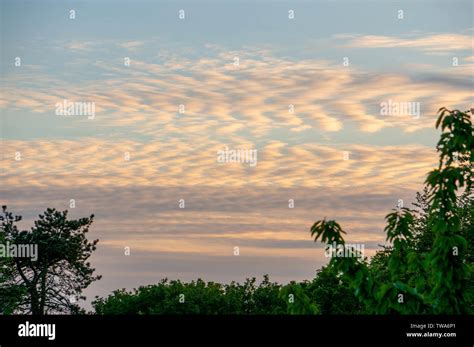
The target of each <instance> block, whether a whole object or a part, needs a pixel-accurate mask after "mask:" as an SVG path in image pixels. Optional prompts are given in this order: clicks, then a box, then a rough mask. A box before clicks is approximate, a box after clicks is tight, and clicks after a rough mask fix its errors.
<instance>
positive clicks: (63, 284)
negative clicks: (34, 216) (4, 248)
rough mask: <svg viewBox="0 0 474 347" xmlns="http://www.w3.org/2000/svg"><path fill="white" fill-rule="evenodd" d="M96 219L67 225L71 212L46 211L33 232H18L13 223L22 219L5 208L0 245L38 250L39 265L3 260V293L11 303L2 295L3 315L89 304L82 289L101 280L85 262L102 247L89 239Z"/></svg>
mask: <svg viewBox="0 0 474 347" xmlns="http://www.w3.org/2000/svg"><path fill="white" fill-rule="evenodd" d="M93 217H94V216H90V218H81V219H78V220H69V219H68V218H67V211H63V212H59V211H56V210H55V209H47V210H46V211H45V213H44V214H42V215H39V219H38V220H37V221H35V223H34V227H32V228H31V230H30V231H26V230H24V231H20V230H18V228H17V227H16V225H15V223H16V222H18V221H19V220H20V219H21V218H20V217H13V215H12V214H11V213H10V212H8V211H7V210H6V206H3V216H1V217H0V221H1V224H0V240H8V241H9V242H10V243H11V244H18V245H19V244H29V245H37V247H38V259H37V260H36V261H34V260H32V259H31V258H25V257H13V258H6V259H3V260H2V263H3V265H4V266H3V267H2V269H1V273H0V274H1V278H2V281H1V283H0V284H1V287H0V290H2V291H4V292H8V293H9V295H8V298H9V300H5V298H4V297H3V296H2V299H1V300H0V302H1V303H2V307H1V308H2V312H3V313H4V314H8V313H32V314H48V313H80V312H81V311H82V310H81V309H80V307H79V306H78V304H77V303H76V301H78V300H80V299H85V297H83V296H82V295H81V293H82V290H83V289H84V288H87V287H88V286H89V285H90V284H91V283H92V282H93V281H95V280H97V279H99V278H100V276H94V275H93V273H94V269H93V268H92V267H91V265H90V263H89V262H87V260H88V258H89V257H90V256H91V254H92V252H93V251H94V250H95V249H96V244H97V242H98V240H95V241H92V242H88V240H87V238H86V233H87V232H88V230H89V227H90V225H91V224H92V221H93ZM71 299H72V300H71Z"/></svg>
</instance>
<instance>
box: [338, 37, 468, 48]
mask: <svg viewBox="0 0 474 347" xmlns="http://www.w3.org/2000/svg"><path fill="white" fill-rule="evenodd" d="M339 38H341V39H346V40H348V42H347V43H346V44H344V46H345V47H349V48H412V49H418V50H422V51H424V52H453V51H459V50H472V48H473V43H472V36H471V35H462V34H455V33H446V34H433V35H426V36H419V37H397V36H383V35H357V36H355V35H343V36H339Z"/></svg>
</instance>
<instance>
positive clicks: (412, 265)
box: [311, 108, 474, 314]
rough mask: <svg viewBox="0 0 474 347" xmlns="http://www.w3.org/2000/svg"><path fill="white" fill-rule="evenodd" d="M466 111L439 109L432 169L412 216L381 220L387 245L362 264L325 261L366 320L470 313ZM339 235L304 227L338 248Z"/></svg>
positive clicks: (323, 225)
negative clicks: (435, 160)
mask: <svg viewBox="0 0 474 347" xmlns="http://www.w3.org/2000/svg"><path fill="white" fill-rule="evenodd" d="M472 112H473V110H472V109H471V110H470V111H466V112H460V111H458V110H454V111H450V110H447V109H446V108H442V109H440V111H439V117H438V120H437V123H436V127H437V128H439V127H441V131H442V134H441V138H440V140H439V142H438V144H437V151H438V153H439V155H440V159H439V166H438V168H437V169H435V170H433V171H431V172H430V173H429V174H428V176H427V179H426V187H425V190H424V192H423V193H422V194H419V195H418V202H417V204H415V206H416V207H418V208H419V210H418V212H417V211H414V210H410V209H408V208H401V209H398V210H395V211H394V212H392V213H390V214H388V215H387V216H386V220H387V223H388V224H387V227H386V228H385V231H386V233H387V240H388V241H389V242H390V243H391V246H390V247H386V248H384V249H383V250H382V251H379V252H378V254H377V255H376V256H375V257H374V259H372V261H371V262H370V263H369V261H368V260H367V259H366V258H363V257H355V258H354V257H341V258H332V259H331V261H330V263H329V267H331V268H333V269H334V270H335V271H336V272H338V273H341V274H342V275H343V277H344V279H346V280H347V281H348V283H349V285H350V287H351V288H352V289H353V290H354V294H355V296H356V297H357V298H358V299H359V301H360V302H361V303H362V304H363V305H364V307H365V309H366V311H367V312H368V313H411V314H420V313H431V314H433V313H434V314H441V313H443V314H459V313H469V312H472V303H473V301H472V300H473V296H474V295H473V290H472V287H473V286H472V283H473V272H472V269H473V268H474V266H473V263H472V240H473V237H474V236H473V227H472V225H473V222H472V221H473V214H474V213H473V202H472V193H471V186H472V177H471V175H472V162H474V136H473V127H472V122H471V116H470V115H469V113H471V114H472ZM344 233H345V232H344V231H343V230H342V228H341V226H340V225H339V224H338V223H336V222H335V221H326V220H322V221H318V222H316V223H314V225H313V226H312V228H311V235H312V236H313V237H314V239H315V241H318V239H321V241H322V242H325V243H327V244H328V245H331V244H336V245H338V246H340V247H343V248H346V246H345V242H344V238H343V237H342V234H344ZM467 240H469V241H470V242H471V247H468V242H467Z"/></svg>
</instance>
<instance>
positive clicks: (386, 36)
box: [0, 0, 474, 298]
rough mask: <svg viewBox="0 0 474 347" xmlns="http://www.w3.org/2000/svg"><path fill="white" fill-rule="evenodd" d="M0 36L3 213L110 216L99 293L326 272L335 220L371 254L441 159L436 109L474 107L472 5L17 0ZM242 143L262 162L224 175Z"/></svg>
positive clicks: (97, 226)
mask: <svg viewBox="0 0 474 347" xmlns="http://www.w3.org/2000/svg"><path fill="white" fill-rule="evenodd" d="M26 4H28V5H26ZM71 9H73V10H74V11H75V12H74V13H75V18H74V19H71V18H70V14H71V12H70V10H71ZM180 10H184V19H180V18H179V15H180V12H179V11H180ZM290 10H293V11H294V18H293V19H290V18H289V11H290ZM400 10H403V18H399V17H400V12H399V11H400ZM0 25H1V26H2V28H1V31H2V35H3V36H2V38H1V40H2V42H1V48H2V49H1V64H0V67H1V75H0V80H1V94H0V115H1V118H0V135H1V142H0V145H1V151H0V152H1V155H2V157H1V158H0V160H1V164H0V197H1V199H0V200H1V203H2V205H4V204H5V205H8V207H9V210H10V211H12V212H14V213H15V214H19V215H22V216H23V217H24V220H23V221H22V224H21V225H22V226H23V227H24V228H28V229H29V228H30V226H31V225H32V221H33V220H34V219H35V217H37V215H38V214H39V213H41V212H42V211H44V209H45V208H47V207H55V208H57V209H60V210H64V209H68V210H69V211H70V216H71V217H82V216H88V215H90V214H92V213H93V214H95V216H96V217H95V222H94V224H93V226H92V229H91V231H90V237H91V238H99V239H100V242H99V247H98V250H97V252H96V253H95V255H94V256H93V257H92V259H91V261H92V264H93V265H94V266H95V267H96V269H97V273H99V274H102V275H103V279H102V280H101V281H98V282H96V283H94V284H93V285H92V286H91V288H89V289H88V290H87V292H86V294H88V295H89V298H92V296H94V295H104V294H107V293H109V292H110V291H111V290H113V289H116V288H133V287H136V286H138V285H142V284H151V283H156V282H158V281H159V280H160V279H162V278H164V277H168V278H170V279H182V280H192V279H197V278H199V277H201V278H203V279H205V280H217V281H223V282H229V281H231V280H237V281H241V280H243V279H244V278H246V277H252V276H257V277H259V278H260V277H261V276H263V275H264V274H267V273H268V274H269V275H270V278H271V279H272V280H276V281H279V282H288V281H290V280H301V279H310V278H311V277H312V276H313V275H314V273H315V271H316V270H317V269H318V268H319V267H321V266H322V265H324V264H325V263H326V262H327V261H328V259H327V258H325V256H324V249H323V247H322V246H321V245H319V244H315V243H314V242H312V239H311V236H310V233H309V228H310V227H311V225H312V223H314V222H315V221H316V220H318V219H322V218H324V217H327V218H328V219H336V220H337V221H338V222H339V223H340V224H341V225H342V226H343V228H344V229H345V230H346V231H347V232H348V236H347V239H348V240H349V241H351V242H357V243H364V244H365V251H366V255H368V256H370V255H372V254H373V253H374V252H375V250H376V249H377V248H379V246H378V245H381V244H385V234H384V232H383V227H384V216H385V215H386V214H387V213H389V212H390V210H391V209H392V208H395V207H396V205H397V202H398V201H399V199H402V200H403V201H404V202H405V204H406V205H407V206H408V205H409V204H410V203H411V202H412V201H413V200H414V197H415V193H416V191H420V190H421V189H422V188H423V182H424V179H425V175H426V173H427V172H428V171H429V170H430V169H431V168H433V167H434V165H435V164H436V154H435V150H434V147H435V144H436V141H437V139H438V136H439V133H438V132H437V131H436V130H435V129H434V123H435V119H436V112H437V110H438V109H439V108H440V107H443V106H446V107H447V108H450V109H451V108H455V109H462V110H467V109H469V108H470V107H472V101H473V79H472V76H473V72H474V55H473V40H472V36H473V30H474V28H473V23H472V2H470V1H438V2H437V1H431V2H430V6H429V7H428V6H425V5H424V2H423V1H420V2H418V3H416V4H412V3H411V2H410V1H401V2H391V1H390V2H389V1H380V2H376V1H315V2H303V1H300V2H291V3H287V2H283V1H256V2H250V1H219V2H217V1H207V2H201V1H181V2H171V1H168V2H162V1H137V2H135V1H123V2H118V3H112V2H111V1H79V2H73V3H71V2H65V1H52V2H47V1H46V2H41V3H39V2H34V1H31V2H24V1H9V0H6V1H2V2H1V24H0ZM17 58H20V61H21V62H20V65H18V61H19V60H18V59H17ZM236 58H237V59H236ZM126 62H129V64H127V63H126ZM64 100H67V101H71V102H87V103H93V104H94V107H95V115H94V117H93V119H90V118H91V117H87V115H70V116H65V115H58V114H56V109H57V104H58V103H62V102H63V101H64ZM388 102H390V103H395V104H398V103H418V105H419V107H420V114H419V116H414V115H410V114H397V113H396V112H392V113H391V114H382V113H381V104H383V103H388ZM392 111H393V110H392ZM399 113H400V112H399ZM226 147H227V148H230V149H235V150H237V149H256V150H257V151H258V162H257V164H256V165H255V166H254V167H253V166H250V165H248V164H245V163H220V162H218V161H217V160H216V158H217V155H216V153H217V152H218V151H219V150H224V149H225V148H226ZM18 153H19V154H20V155H19V156H18ZM71 199H74V201H75V208H70V200H71ZM181 199H183V200H184V201H185V207H184V208H180V206H179V201H180V200H181ZM290 199H291V200H293V201H294V208H289V200H290ZM124 247H130V250H131V252H130V253H131V254H130V256H125V255H124ZM234 247H239V250H240V255H239V256H235V255H234Z"/></svg>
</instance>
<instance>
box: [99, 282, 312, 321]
mask: <svg viewBox="0 0 474 347" xmlns="http://www.w3.org/2000/svg"><path fill="white" fill-rule="evenodd" d="M283 291H284V293H285V294H284V295H282V294H280V293H282V292H283ZM293 292H294V293H295V303H294V304H290V303H288V301H287V300H286V294H290V293H293ZM92 304H93V306H94V309H95V312H96V313H97V314H250V315H254V314H283V313H287V312H289V313H293V314H309V313H315V312H316V310H315V307H314V305H313V304H311V303H310V302H309V298H308V297H307V296H306V294H305V293H304V292H303V291H302V289H301V288H299V289H298V288H297V285H295V284H293V285H289V286H286V287H282V286H281V285H279V284H277V283H273V282H270V280H269V278H268V276H265V277H264V279H263V281H262V282H261V283H260V284H259V285H256V283H255V278H252V279H247V280H246V281H245V282H244V283H243V284H239V283H236V282H231V283H230V284H225V285H222V284H219V283H214V282H207V283H206V282H204V281H202V280H200V279H199V280H197V281H192V282H189V283H183V282H181V281H179V280H178V281H168V280H167V279H164V280H162V281H161V282H160V283H158V284H155V285H150V286H144V287H140V288H138V289H134V290H133V291H126V290H124V289H122V290H117V291H115V292H113V293H112V294H111V295H109V296H108V297H107V298H96V299H95V300H94V301H93V303H92ZM306 307H310V308H312V309H314V310H313V311H311V309H306Z"/></svg>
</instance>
